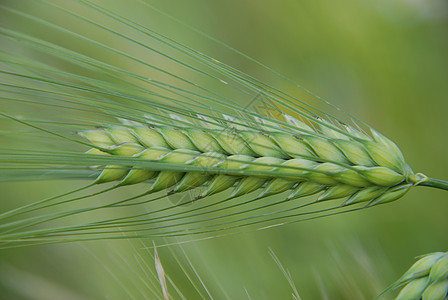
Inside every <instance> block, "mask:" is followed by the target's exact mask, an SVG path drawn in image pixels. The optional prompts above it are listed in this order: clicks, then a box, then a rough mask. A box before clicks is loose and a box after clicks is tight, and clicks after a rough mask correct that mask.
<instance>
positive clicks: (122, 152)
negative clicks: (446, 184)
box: [80, 116, 428, 206]
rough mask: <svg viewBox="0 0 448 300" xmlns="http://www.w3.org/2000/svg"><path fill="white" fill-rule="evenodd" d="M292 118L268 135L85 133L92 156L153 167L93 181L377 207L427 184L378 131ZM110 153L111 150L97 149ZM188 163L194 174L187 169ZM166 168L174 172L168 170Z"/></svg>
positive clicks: (136, 130) (145, 129) (144, 129)
mask: <svg viewBox="0 0 448 300" xmlns="http://www.w3.org/2000/svg"><path fill="white" fill-rule="evenodd" d="M173 119H176V120H179V117H176V118H174V117H173ZM286 120H288V121H290V123H291V124H293V125H295V126H296V128H286V127H282V126H280V125H278V126H277V127H273V128H270V129H269V130H266V129H265V130H262V129H261V128H260V129H257V128H256V127H252V128H250V127H249V125H246V126H245V127H246V128H247V129H245V130H244V129H240V130H238V129H232V130H229V128H228V124H227V125H226V126H224V125H222V126H221V127H220V128H219V127H218V128H216V126H215V128H214V129H207V128H206V127H203V128H200V129H197V127H198V126H196V127H193V125H192V127H189V126H183V127H180V126H179V127H169V126H157V125H155V124H152V125H147V126H144V125H143V124H140V125H138V126H131V127H105V128H103V129H98V130H89V131H83V132H80V134H81V135H82V136H84V137H86V138H87V139H88V140H89V141H90V142H91V143H92V145H94V146H97V147H98V148H92V149H91V150H89V151H88V152H87V153H88V154H92V153H96V154H100V155H105V154H107V155H116V156H130V157H134V158H136V159H142V160H148V161H152V162H154V163H155V165H154V166H153V167H152V168H151V169H142V168H140V167H134V168H133V167H129V168H119V167H117V166H115V167H113V166H106V167H105V168H104V169H103V171H102V172H101V174H100V175H99V177H98V178H97V179H96V180H95V183H105V182H109V181H116V180H120V182H119V183H118V185H119V186H123V185H130V184H136V183H141V182H144V181H150V182H151V184H150V185H149V188H148V190H147V193H148V194H150V193H154V192H158V191H160V190H162V189H168V190H169V194H174V193H178V192H183V191H186V190H189V189H194V188H197V187H200V186H205V190H204V191H203V192H202V193H201V194H200V195H198V196H197V197H196V199H199V198H204V197H206V196H209V195H212V194H215V193H218V192H222V191H224V190H226V189H230V188H231V189H232V193H231V194H230V196H229V197H237V196H241V195H244V194H248V193H250V192H253V191H255V190H258V189H261V191H260V192H258V196H256V197H258V198H261V197H266V196H270V195H275V194H280V193H283V192H285V191H290V192H289V195H286V196H285V197H286V198H287V199H292V198H298V197H303V196H308V195H311V194H315V193H321V194H320V196H319V197H318V198H317V199H318V201H325V200H332V199H338V198H347V199H346V200H345V201H344V202H343V203H342V204H341V205H343V206H345V205H350V204H355V203H360V202H370V203H369V205H377V204H382V203H386V202H391V201H393V200H396V199H398V198H400V197H402V196H403V195H404V194H406V193H407V192H408V191H409V189H410V188H411V187H412V186H414V185H417V184H421V183H423V182H426V181H427V180H428V179H427V177H426V176H424V175H421V174H418V175H416V174H414V173H413V172H412V170H411V168H410V167H409V166H408V165H407V164H406V162H405V161H404V158H403V155H402V154H401V152H400V150H399V149H398V147H397V146H396V145H395V144H394V143H393V142H391V141H390V140H389V139H387V138H386V137H384V136H382V135H381V134H379V133H378V132H376V131H373V130H372V133H373V138H368V137H367V136H366V135H364V136H363V137H362V138H360V137H359V136H361V132H358V131H357V130H356V129H354V128H350V131H348V130H347V129H348V127H347V126H345V127H343V128H341V131H340V132H337V131H334V129H332V128H328V127H325V126H321V128H320V130H313V129H312V128H311V127H309V126H308V125H306V124H305V123H303V122H301V121H299V120H297V119H294V118H293V117H291V116H286ZM291 120H294V121H293V122H291ZM285 122H286V121H285ZM184 123H185V124H188V122H184ZM198 125H199V124H198ZM261 125H262V124H260V126H261ZM285 125H287V123H285ZM252 126H253V125H252ZM303 128H306V133H305V132H303ZM342 129H344V130H345V132H344V131H342ZM349 132H350V133H351V134H350V133H349ZM353 133H357V134H356V135H355V136H354V135H352V134H353ZM104 148H105V149H107V152H103V151H101V150H99V149H103V150H104ZM186 165H187V166H189V167H191V169H189V170H188V171H186V170H185V166H186ZM158 166H160V167H158ZM165 166H170V167H171V168H170V170H169V171H165V170H163V167H165Z"/></svg>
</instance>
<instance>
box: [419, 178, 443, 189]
mask: <svg viewBox="0 0 448 300" xmlns="http://www.w3.org/2000/svg"><path fill="white" fill-rule="evenodd" d="M417 185H422V186H429V187H433V188H438V189H441V190H445V191H448V181H444V180H440V179H434V178H427V179H426V180H424V181H422V182H420V183H418V184H417Z"/></svg>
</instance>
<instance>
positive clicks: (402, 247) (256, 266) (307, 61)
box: [0, 0, 448, 299]
mask: <svg viewBox="0 0 448 300" xmlns="http://www.w3.org/2000/svg"><path fill="white" fill-rule="evenodd" d="M18 2H19V4H20V1H18ZM99 3H101V4H102V5H104V6H110V8H112V9H116V10H118V11H120V10H121V9H122V10H123V13H124V14H126V15H127V16H129V14H131V15H132V16H133V18H134V20H135V21H136V22H142V23H143V22H144V23H145V24H149V25H150V26H154V27H155V29H156V30H158V31H160V32H163V33H165V34H167V35H169V36H171V37H173V38H175V39H177V40H179V41H181V42H185V43H187V44H188V45H190V46H192V47H194V48H196V49H199V50H201V51H204V52H205V53H207V54H209V55H210V56H212V57H216V58H217V59H220V60H221V61H223V62H225V63H227V64H229V65H232V66H234V67H236V68H238V69H241V70H243V71H245V72H247V73H249V74H253V75H257V74H256V72H257V71H258V68H257V67H254V65H253V64H249V63H248V61H247V60H245V59H243V58H241V57H240V56H237V55H236V54H234V53H231V52H230V51H228V50H226V49H225V48H224V47H223V46H222V45H219V44H216V43H213V42H211V41H209V40H207V39H205V38H203V37H201V36H200V35H198V34H196V33H194V32H192V31H191V30H188V29H186V28H182V27H181V26H180V25H179V24H176V23H174V22H172V21H167V20H166V18H163V17H160V15H157V14H154V15H153V14H148V12H147V11H145V10H138V9H133V7H132V6H130V5H129V4H128V2H124V1H121V2H120V1H114V2H112V1H111V2H109V1H101V2H99ZM131 3H132V1H131ZM151 3H153V4H154V5H155V6H156V7H158V8H160V9H162V10H164V11H165V12H168V13H169V14H170V15H172V16H173V17H175V18H177V19H179V20H181V21H183V22H186V23H188V24H190V25H193V26H194V27H196V28H198V29H200V30H202V31H204V32H206V33H207V34H209V35H211V36H213V37H215V38H216V39H218V40H221V41H223V42H225V43H227V44H228V45H230V46H232V47H234V48H236V49H238V50H240V51H242V52H243V53H245V54H247V55H249V56H251V57H253V58H255V59H257V60H259V61H261V62H263V63H264V64H266V65H268V66H270V67H272V68H273V69H275V70H278V71H280V72H281V73H283V74H285V75H286V76H287V77H289V78H291V79H293V80H294V81H296V82H298V83H299V84H301V85H303V86H305V87H306V88H308V89H310V90H311V91H313V92H315V93H316V94H318V95H320V96H322V97H323V98H325V99H327V100H329V101H330V102H332V103H333V104H336V105H338V106H340V107H342V108H343V109H344V110H346V111H348V112H349V113H352V114H353V115H355V116H356V117H358V118H359V119H361V120H363V121H365V122H367V123H368V124H370V125H371V126H372V127H374V128H376V129H377V130H379V131H380V132H382V133H383V134H385V135H386V136H388V137H390V138H391V139H392V140H394V141H395V142H396V143H397V144H398V145H399V146H400V148H401V149H402V150H403V152H404V154H405V156H406V158H407V161H408V163H409V164H410V165H411V166H412V167H413V168H414V170H415V171H419V172H423V173H425V174H427V175H428V176H431V177H437V178H442V179H447V178H448V172H447V165H448V156H447V155H446V152H447V151H446V149H447V147H448V142H447V139H446V131H447V129H448V127H447V122H446V115H447V112H448V104H447V103H448V101H447V95H448V84H447V80H448V39H447V36H448V5H447V4H446V2H445V1H437V0H434V1H411V0H409V1H406V0H394V1H384V0H383V1H380V0H375V1H365V0H341V1H329V0H314V1H302V0H300V1H296V0H279V1H267V0H258V1H254V0H228V1H205V0H190V1H181V0H173V1H162V0H160V1H153V2H151ZM16 5H17V3H16ZM28 9H29V8H28ZM39 9H41V8H39ZM42 13H44V12H42ZM49 18H57V16H52V15H50V16H49ZM8 21H9V22H14V20H8ZM69 21H70V20H67V22H69ZM20 24H21V23H20V22H19V23H18V24H17V26H20ZM68 25H70V24H68ZM23 26H25V25H23ZM29 30H32V31H34V32H35V34H36V35H38V36H44V35H45V34H47V33H44V32H39V28H34V29H29ZM96 34H97V33H95V32H93V33H92V37H93V38H95V37H97V38H102V37H100V36H96ZM52 38H55V39H57V37H54V36H53V37H52ZM121 46H123V47H126V46H127V45H121ZM78 50H79V51H81V52H88V51H89V49H88V46H86V45H79V46H78ZM111 59H113V58H112V57H111ZM133 67H134V66H127V68H128V69H132V68H133ZM261 76H264V75H261ZM263 79H264V80H270V79H271V78H270V77H269V76H267V77H266V78H263ZM272 80H276V82H272V84H273V85H274V84H275V85H277V86H280V87H284V88H285V89H288V88H289V85H288V84H286V83H285V82H284V81H282V80H280V79H278V78H274V79H272ZM270 83H271V82H270ZM291 92H292V93H297V95H299V96H302V94H300V92H298V91H295V90H294V91H291ZM304 97H308V96H304ZM310 101H313V100H312V99H311V100H310ZM77 184H78V183H76V182H75V183H72V182H67V183H64V184H60V183H57V184H54V183H53V182H44V183H28V182H20V183H14V184H12V183H1V191H2V192H1V194H2V196H1V198H2V201H1V202H0V205H1V208H2V210H3V209H6V208H11V206H13V207H14V206H16V205H17V206H18V205H19V204H25V203H29V202H31V201H36V200H37V199H40V198H43V197H46V196H49V195H52V194H55V193H59V192H64V191H67V190H69V189H70V188H71V187H73V186H76V185H77ZM446 198H447V197H446V195H445V194H444V193H443V191H438V190H430V189H428V188H416V189H414V190H412V191H411V192H410V193H409V194H408V195H406V196H405V197H404V198H402V199H400V200H399V201H398V202H394V203H392V204H389V205H385V206H381V207H375V208H373V209H368V210H365V211H361V212H356V213H352V214H343V215H337V216H333V217H329V218H324V219H318V220H313V221H309V222H304V223H298V224H294V225H288V226H284V227H277V228H271V229H266V230H262V231H257V232H247V233H243V234H238V235H232V236H226V237H219V238H215V239H209V240H202V241H194V237H190V238H189V239H186V240H190V242H188V243H185V244H183V245H182V247H183V249H184V250H185V252H186V253H187V255H188V257H189V258H190V259H191V264H192V265H193V266H194V267H195V269H196V271H197V272H198V273H199V274H200V276H201V278H202V279H203V280H204V283H205V286H206V288H207V289H208V290H209V292H210V294H211V295H212V296H213V298H215V299H225V298H229V299H245V298H248V299H291V298H292V296H291V295H292V288H291V287H290V286H289V285H288V282H287V280H286V278H285V277H284V276H283V275H282V272H281V270H280V268H279V266H277V265H276V263H275V262H274V260H273V259H272V257H271V256H270V254H269V251H270V250H269V249H272V251H273V252H274V253H275V255H276V256H277V257H278V258H279V260H280V261H281V263H282V265H283V267H284V268H285V269H287V270H288V271H289V273H290V276H291V278H292V279H293V281H294V283H295V286H296V287H297V290H298V292H299V294H300V296H301V297H302V299H371V298H373V297H374V296H375V295H377V294H378V293H379V292H380V291H382V290H383V289H385V288H386V287H387V286H388V285H389V284H390V283H392V282H393V281H394V280H395V279H397V278H398V277H399V276H400V274H401V273H402V272H404V271H405V270H406V269H407V267H408V266H410V265H411V264H412V263H413V258H414V257H415V256H417V255H420V254H424V253H429V252H433V251H446V249H447V248H448V238H447V234H446V229H447V228H448V219H447V218H446V215H447V211H448V202H447V201H446ZM164 242H165V241H156V244H158V245H160V244H163V243H164ZM168 242H169V243H173V242H176V240H170V241H168ZM140 243H142V244H140ZM143 244H144V245H145V247H151V246H152V243H151V241H137V242H135V241H134V242H129V241H126V240H123V241H105V242H102V241H97V242H91V243H71V244H64V245H48V246H35V247H30V248H20V249H10V250H2V254H1V256H0V295H3V296H1V297H0V298H2V299H62V298H63V297H62V298H61V295H65V297H69V296H70V295H71V296H73V298H70V299H128V298H129V299H144V298H149V299H152V297H154V296H151V293H150V292H149V290H150V288H148V286H147V285H151V284H152V285H153V289H154V290H157V291H158V292H157V293H158V297H161V291H160V288H159V286H158V285H157V284H158V280H157V278H155V277H153V276H152V275H151V276H150V275H149V273H148V272H149V271H148V270H149V269H151V270H152V271H154V270H153V269H154V267H153V265H154V263H153V258H152V256H151V255H152V253H153V250H152V249H151V248H148V249H142V248H144V247H143V246H142V245H143ZM173 248H174V249H173V251H175V252H176V253H177V256H178V257H179V259H180V261H181V263H179V262H178V261H176V260H175V259H173V254H172V253H170V250H169V247H159V255H160V258H161V261H162V264H163V266H164V268H165V271H166V272H167V274H168V275H170V276H171V278H172V279H173V281H174V282H175V284H176V285H177V287H178V288H179V289H180V290H182V292H183V293H184V295H185V297H186V298H187V299H198V298H199V295H198V294H202V295H203V296H204V297H206V295H207V292H206V290H205V289H204V288H200V287H199V290H200V291H201V292H200V293H198V292H197V291H196V290H195V288H194V286H193V284H192V283H191V282H190V280H189V279H188V277H187V276H186V274H187V275H188V276H191V277H192V278H196V277H195V274H194V271H193V270H192V269H191V267H190V266H189V265H188V263H187V262H186V256H185V255H184V254H183V253H182V252H181V251H180V250H179V247H178V246H175V247H173ZM137 256H141V257H142V260H143V261H145V262H146V264H147V266H145V267H142V263H141V261H140V262H139V261H138V260H137V259H136V257H137ZM181 266H185V268H186V269H185V270H183V269H182V268H181ZM11 278H13V279H14V280H12V281H11ZM40 280H41V281H44V282H46V283H47V284H48V285H45V284H44V283H42V282H41V281H40ZM193 281H194V282H195V284H196V285H198V286H200V283H199V282H198V279H197V278H196V279H193ZM34 285H37V286H41V287H42V286H46V287H47V290H46V292H47V294H45V291H41V290H38V289H37V288H35V286H34ZM169 289H171V290H170V292H171V293H172V294H175V293H174V292H173V288H172V287H169ZM58 293H59V294H58ZM64 293H65V294H64ZM58 295H59V296H58ZM206 298H207V297H206ZM386 298H387V297H386ZM64 299H69V298H64Z"/></svg>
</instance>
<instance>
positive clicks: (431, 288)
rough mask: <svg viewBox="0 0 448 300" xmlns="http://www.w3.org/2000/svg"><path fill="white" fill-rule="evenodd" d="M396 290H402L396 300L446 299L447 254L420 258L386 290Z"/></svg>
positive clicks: (447, 278)
mask: <svg viewBox="0 0 448 300" xmlns="http://www.w3.org/2000/svg"><path fill="white" fill-rule="evenodd" d="M397 288H402V289H401V291H400V293H399V294H398V296H397V297H396V298H395V299H396V300H408V299H422V300H444V299H446V298H447V297H448V252H445V253H444V252H436V253H431V254H427V255H424V256H422V257H420V258H419V260H417V262H415V263H414V264H413V265H412V267H410V268H409V270H407V271H406V273H404V274H403V276H401V278H400V279H398V280H397V281H396V282H395V283H394V284H393V285H392V286H391V287H390V288H389V289H388V290H390V289H397ZM388 290H387V291H388Z"/></svg>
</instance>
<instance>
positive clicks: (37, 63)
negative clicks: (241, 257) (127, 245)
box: [0, 0, 448, 247]
mask: <svg viewBox="0 0 448 300" xmlns="http://www.w3.org/2000/svg"><path fill="white" fill-rule="evenodd" d="M38 2H39V3H41V5H43V7H45V8H48V9H50V10H51V11H52V12H54V13H56V14H58V16H60V18H59V19H60V20H63V19H64V17H65V16H67V17H70V19H71V20H75V21H74V22H75V25H82V26H72V29H68V28H67V27H66V26H62V25H61V24H59V23H58V21H55V20H53V19H51V18H45V16H35V15H33V13H32V12H30V13H28V12H26V11H23V10H17V9H15V8H13V7H12V6H8V5H0V8H1V9H2V11H3V13H5V14H7V15H10V17H14V18H17V17H20V18H21V19H24V20H26V22H29V23H30V25H32V24H38V25H39V26H43V27H45V28H48V29H49V30H52V31H56V32H58V33H59V34H60V35H62V36H64V37H66V38H67V40H69V41H71V40H73V38H76V40H77V41H78V42H79V43H81V44H82V45H86V47H87V48H88V49H90V48H89V47H92V48H94V51H92V53H89V54H85V53H80V52H79V51H76V50H72V49H73V45H71V44H70V43H67V44H64V42H60V41H59V40H58V41H53V42H52V41H48V40H46V39H44V38H39V37H35V36H33V35H30V34H27V33H26V31H25V32H23V30H19V29H17V28H15V27H14V26H12V28H10V27H8V26H2V27H1V28H0V32H1V41H2V43H1V45H2V50H1V51H0V63H1V66H2V70H1V71H0V74H1V76H2V83H0V86H1V92H2V95H4V96H2V99H3V100H5V102H7V103H9V104H10V106H11V107H9V106H8V107H7V109H5V110H4V111H1V112H0V116H1V117H2V121H5V122H6V121H8V122H10V121H12V122H11V123H7V124H8V125H10V124H13V125H11V128H12V129H11V130H10V131H8V130H6V133H7V134H8V135H10V136H14V137H17V136H20V135H18V134H17V132H18V130H24V129H23V128H26V127H17V126H24V125H25V126H27V129H29V130H30V131H24V132H23V136H24V137H27V136H25V135H36V134H41V135H38V138H36V139H35V140H33V141H36V143H32V145H30V143H29V140H26V139H25V143H24V144H26V145H27V146H26V147H25V148H24V147H23V144H20V143H19V144H18V146H15V144H14V139H13V138H11V139H10V140H8V143H6V144H5V145H2V148H1V151H2V152H1V153H2V157H1V162H2V163H4V164H5V165H6V166H7V168H5V172H2V174H0V177H1V179H3V180H17V179H19V180H24V179H25V180H29V179H56V178H57V179H61V178H67V179H73V178H77V179H86V180H88V181H87V182H88V185H87V186H86V187H84V188H80V189H77V190H75V191H73V192H71V193H66V194H63V195H59V196H55V197H51V198H49V199H44V200H41V201H38V202H35V203H31V204H29V205H26V206H23V207H19V208H16V209H13V210H11V211H7V212H4V213H2V214H0V221H1V222H2V223H1V224H0V242H3V244H2V245H4V246H5V247H6V246H10V245H16V244H15V243H17V244H27V243H39V242H42V243H46V242H55V241H58V242H59V241H70V240H86V239H87V240H88V239H100V238H128V237H148V236H150V237H159V236H185V235H193V234H216V233H217V232H221V231H232V230H233V231H240V230H249V229H259V228H268V227H272V226H279V225H284V224H287V223H293V222H299V221H303V220H308V219H313V218H320V217H325V216H328V215H333V214H338V213H344V212H349V211H354V210H359V209H364V208H367V207H371V206H375V205H378V204H383V203H388V202H391V201H394V200H396V199H398V198H400V197H402V196H403V195H405V194H406V193H407V192H408V191H409V190H410V189H411V188H413V187H414V186H419V185H420V186H430V187H436V188H441V189H445V190H448V183H447V182H444V181H440V180H436V179H430V178H428V177H427V176H425V175H423V174H420V173H414V172H413V171H412V169H411V168H410V167H409V165H408V164H407V163H406V161H405V159H404V156H403V154H402V153H401V151H400V149H399V148H398V147H397V145H396V144H395V143H394V142H392V141H391V140H389V139H388V138H386V137H385V136H383V135H382V134H380V133H378V132H377V131H375V130H374V129H372V128H371V127H369V126H368V125H366V124H364V123H363V122H362V121H360V120H357V119H356V118H354V117H353V116H351V115H350V114H348V113H345V112H343V111H342V110H341V109H339V108H335V107H334V106H332V105H331V104H329V103H328V102H327V101H325V100H323V99H321V98H319V97H318V96H316V95H314V94H312V93H310V92H309V91H307V90H306V89H303V88H302V87H300V86H299V85H297V84H295V83H293V82H291V81H290V80H289V79H287V78H286V77H284V76H282V75H281V74H279V73H277V72H275V71H273V70H272V69H269V68H267V67H266V66H264V65H262V64H261V63H259V62H257V61H255V60H253V59H251V58H249V57H247V56H244V55H243V56H244V57H245V58H247V59H249V61H250V62H251V63H254V64H256V65H257V66H258V67H262V68H263V69H264V70H265V71H267V72H268V73H270V74H274V75H276V76H280V78H281V79H283V80H284V81H287V82H289V83H292V84H293V85H294V86H295V87H299V88H300V89H302V90H304V91H305V92H307V93H309V94H310V95H311V96H314V97H315V98H316V99H317V100H318V104H317V105H315V106H312V105H310V104H309V103H307V102H305V101H303V100H301V99H299V98H297V97H295V96H294V95H292V94H290V93H288V92H285V91H282V90H280V89H278V88H276V87H275V86H271V85H269V84H267V83H265V82H263V81H261V80H259V79H257V78H256V77H254V76H251V75H248V74H246V73H244V72H242V71H240V70H237V69H235V68H233V67H231V66H229V65H226V64H224V63H222V62H220V61H218V60H216V59H214V58H212V57H210V56H208V55H206V54H204V53H202V52H199V51H197V50H195V49H193V48H191V47H189V46H187V45H184V44H181V43H179V42H177V41H175V40H173V39H170V38H169V37H167V36H165V35H163V34H161V33H159V32H157V31H155V30H152V29H151V28H148V27H145V26H144V25H141V24H137V23H135V22H133V21H132V20H130V19H127V18H125V17H123V16H121V15H120V14H117V13H114V12H112V11H110V10H108V9H107V8H105V7H102V6H100V5H97V4H94V3H92V2H91V1H88V0H75V1H74V2H75V3H76V4H77V5H80V7H82V8H83V9H85V10H89V11H90V12H91V13H92V14H94V15H95V14H98V15H100V16H101V17H102V18H98V19H93V18H92V17H88V16H85V15H81V14H79V13H77V11H76V10H71V9H70V8H66V7H65V6H64V4H63V3H62V4H60V3H52V2H51V1H47V0H39V1H38ZM138 3H140V4H142V5H143V8H142V9H149V8H150V7H149V6H148V5H147V4H144V2H141V1H138ZM84 26H85V27H88V28H89V29H90V30H92V32H94V33H96V34H97V37H98V39H95V40H94V39H92V38H90V37H88V36H86V34H85V32H79V31H78V27H80V28H84ZM30 27H32V26H30ZM117 28H118V29H117ZM104 34H106V36H107V38H104V39H103V38H102V37H103V35H104ZM136 35H138V36H139V37H140V38H139V39H138V40H137V39H134V38H133V37H134V36H136ZM121 45H126V46H128V47H125V48H126V50H123V49H122V48H120V46H121ZM135 48H138V50H139V51H142V52H144V53H148V54H151V55H154V56H155V57H156V59H153V60H154V61H155V62H153V61H152V60H151V59H150V58H149V59H147V60H146V59H142V58H141V57H140V56H139V52H138V51H135V52H134V49H135ZM18 49H19V50H20V51H17V50H18ZM24 50H26V51H24ZM230 50H232V51H234V52H236V53H238V54H241V53H239V52H237V51H236V50H234V49H230ZM86 52H88V51H86ZM96 52H98V53H99V54H98V53H96ZM109 56H110V57H109ZM36 57H39V58H42V59H36ZM117 58H119V60H120V63H116V60H117ZM128 64H129V65H131V66H134V67H135V66H138V68H131V67H129V68H125V67H123V65H128ZM149 76H150V77H149ZM260 106H261V107H262V108H261V109H260ZM25 108H26V109H25ZM42 108H43V109H42ZM16 109H19V111H20V109H21V110H23V111H20V114H17V111H16ZM36 112H37V113H36ZM336 114H341V115H342V116H340V117H337V116H336ZM16 128H20V129H16ZM74 132H77V133H79V135H77V136H76V135H74V134H73V133H74ZM48 137H51V138H53V139H52V140H51V141H50V142H49V144H50V146H49V145H41V144H39V142H40V139H42V141H46V140H45V139H46V138H48ZM55 141H58V142H55ZM26 142H28V143H26ZM18 148H19V150H18ZM107 183H109V185H107ZM111 183H112V184H111ZM137 183H141V184H140V185H139V186H140V187H143V189H144V191H143V192H142V193H140V194H137V192H135V191H136V190H138V189H137V188H133V187H128V186H131V185H134V184H137ZM100 184H106V185H107V186H108V187H106V188H105V189H103V190H101V191H98V188H97V189H95V187H96V186H99V187H101V186H102V185H100ZM111 185H112V186H111ZM87 189H95V192H91V191H90V190H89V192H87V191H86V190H87ZM119 190H126V191H128V192H129V191H131V192H129V193H132V192H135V193H136V195H129V196H128V197H127V198H125V199H120V200H113V201H112V200H111V201H108V202H106V203H104V202H102V201H101V199H97V198H96V197H95V196H97V195H100V194H105V193H108V192H111V191H117V192H118V191H119ZM193 191H194V193H193ZM81 192H84V194H83V195H80V196H77V197H75V196H74V195H72V194H74V193H81ZM190 192H191V193H192V195H190V196H188V197H185V198H183V199H182V201H174V200H172V199H174V198H175V197H176V196H179V195H185V194H188V193H190ZM215 194H216V196H212V195H215ZM317 194H318V195H317ZM271 196H272V197H271ZM306 196H311V197H309V198H306ZM70 197H72V198H70ZM86 199H88V200H89V201H88V202H86V201H83V200H86ZM167 199H171V201H172V202H176V203H171V202H170V201H167ZM310 199H311V200H310ZM341 199H342V200H341ZM330 200H337V201H330ZM188 203H192V205H191V207H190V208H186V207H180V206H184V205H186V204H188ZM133 209H134V210H133ZM110 210H112V211H114V212H116V213H117V214H118V216H115V217H114V218H112V217H105V216H104V215H101V216H99V217H98V216H96V215H95V216H94V217H93V218H92V219H82V217H83V216H86V215H89V216H92V214H89V213H91V212H97V211H101V212H103V211H104V212H106V211H110ZM79 215H81V216H79ZM77 217H81V220H78V219H76V218H77ZM67 219H70V220H72V222H66V220H67ZM58 222H60V223H58ZM73 223H74V225H73Z"/></svg>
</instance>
